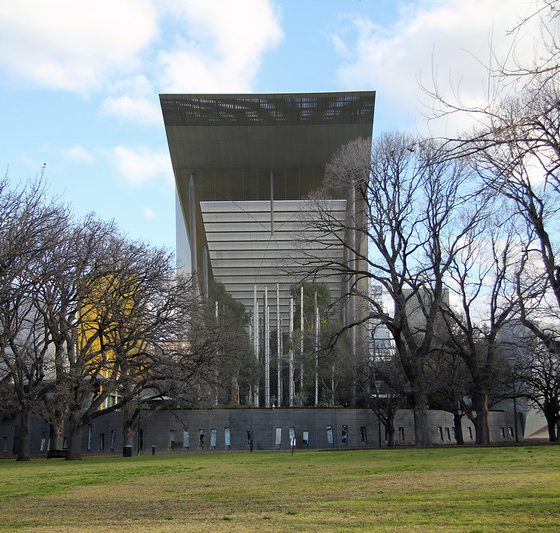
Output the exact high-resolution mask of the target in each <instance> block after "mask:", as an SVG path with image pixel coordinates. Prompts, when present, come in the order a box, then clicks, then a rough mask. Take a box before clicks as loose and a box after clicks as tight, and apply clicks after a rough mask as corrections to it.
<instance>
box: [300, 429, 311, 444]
mask: <svg viewBox="0 0 560 533" xmlns="http://www.w3.org/2000/svg"><path fill="white" fill-rule="evenodd" d="M301 443H302V444H303V445H304V446H309V431H307V430H305V431H304V432H303V436H302V439H301Z"/></svg>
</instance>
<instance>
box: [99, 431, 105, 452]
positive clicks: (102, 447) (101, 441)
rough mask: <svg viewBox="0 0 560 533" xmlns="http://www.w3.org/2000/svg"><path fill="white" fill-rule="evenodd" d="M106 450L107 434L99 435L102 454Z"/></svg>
mask: <svg viewBox="0 0 560 533" xmlns="http://www.w3.org/2000/svg"><path fill="white" fill-rule="evenodd" d="M104 450H105V433H100V434H99V451H100V452H102V451H104Z"/></svg>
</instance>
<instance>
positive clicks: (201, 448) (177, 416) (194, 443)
mask: <svg viewBox="0 0 560 533" xmlns="http://www.w3.org/2000/svg"><path fill="white" fill-rule="evenodd" d="M429 420H430V426H431V428H432V443H433V444H434V445H453V444H455V439H454V436H453V417H452V415H450V414H449V413H446V412H443V411H430V412H429ZM489 421H490V438H491V442H492V443H507V442H513V440H514V437H513V435H514V433H513V416H512V414H511V413H509V412H501V411H494V412H491V413H490V419H489ZM378 428H379V425H378V421H377V418H376V416H375V415H374V413H373V412H372V411H370V410H368V409H200V410H163V411H153V412H146V413H145V414H144V415H143V417H142V419H141V423H140V428H139V430H138V432H137V438H136V442H135V446H134V450H133V452H134V453H136V452H139V453H152V446H155V452H156V453H195V452H212V451H227V450H248V449H249V437H251V438H252V441H253V449H254V450H289V449H290V448H291V436H292V435H291V430H292V431H293V436H295V449H297V450H304V449H349V448H352V449H360V448H364V449H366V448H378V447H379V445H380V444H381V447H385V446H386V440H385V434H384V430H383V427H381V430H382V431H381V435H380V434H379V432H378ZM16 429H17V419H15V420H3V421H0V457H5V458H9V457H12V456H13V455H14V451H15V447H14V444H15V443H14V438H15V437H14V436H15V435H16V433H17V431H16ZM305 433H306V434H305ZM228 434H229V439H228V437H227V435H228ZM463 434H464V438H465V443H466V444H469V443H473V444H474V437H475V433H474V426H473V425H472V424H471V422H470V421H468V420H464V422H463ZM48 436H49V427H48V425H47V424H46V423H44V422H43V421H41V420H40V419H35V420H34V423H33V427H32V433H31V453H32V455H36V456H40V455H46V454H47V444H48ZM201 436H202V439H201ZM305 437H307V442H305ZM380 437H381V439H380ZM395 441H396V444H397V445H413V444H414V426H413V416H412V411H410V410H401V411H400V412H399V413H398V415H397V419H396V422H395ZM122 445H123V441H122V418H121V413H120V412H118V411H116V412H113V413H110V414H107V415H104V416H101V417H99V418H96V419H95V420H93V421H92V423H91V424H90V425H89V426H86V427H85V428H84V431H83V434H82V451H83V453H84V454H88V453H89V454H105V453H107V454H110V453H115V454H120V453H122Z"/></svg>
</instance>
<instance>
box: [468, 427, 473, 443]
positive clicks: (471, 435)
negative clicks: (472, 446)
mask: <svg viewBox="0 0 560 533" xmlns="http://www.w3.org/2000/svg"><path fill="white" fill-rule="evenodd" d="M467 429H468V430H469V439H471V440H472V438H473V434H472V427H471V426H469V427H468V428H467Z"/></svg>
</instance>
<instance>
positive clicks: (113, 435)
mask: <svg viewBox="0 0 560 533" xmlns="http://www.w3.org/2000/svg"><path fill="white" fill-rule="evenodd" d="M116 442H117V431H116V430H115V429H112V430H111V442H110V444H109V450H111V451H112V452H114V451H115V445H116Z"/></svg>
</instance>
